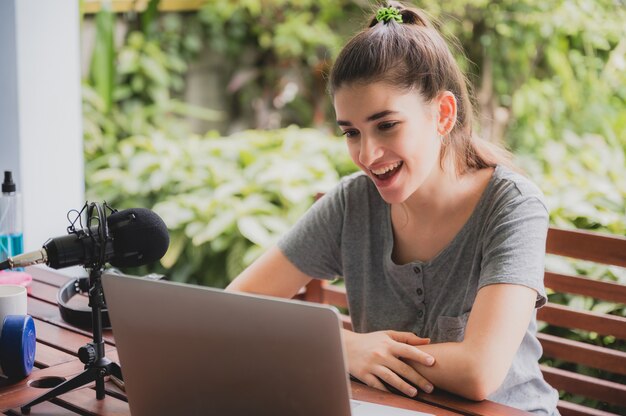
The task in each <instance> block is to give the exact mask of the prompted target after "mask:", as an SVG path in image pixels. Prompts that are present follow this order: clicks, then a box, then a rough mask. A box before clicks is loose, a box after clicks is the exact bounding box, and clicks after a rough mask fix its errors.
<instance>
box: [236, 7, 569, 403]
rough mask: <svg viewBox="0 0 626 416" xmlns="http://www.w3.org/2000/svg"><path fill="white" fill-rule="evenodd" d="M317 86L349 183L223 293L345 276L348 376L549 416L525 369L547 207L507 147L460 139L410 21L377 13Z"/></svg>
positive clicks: (459, 86) (446, 73) (536, 382)
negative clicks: (340, 140)
mask: <svg viewBox="0 0 626 416" xmlns="http://www.w3.org/2000/svg"><path fill="white" fill-rule="evenodd" d="M330 91H331V95H332V98H333V103H334V106H335V111H336V115H337V123H338V124H339V126H340V128H341V129H342V131H343V133H344V135H345V137H346V142H347V146H348V151H349V153H350V156H351V157H352V160H353V161H354V163H356V164H357V165H358V167H359V168H360V169H361V170H362V172H361V173H359V174H355V175H352V176H349V177H346V178H344V179H343V180H342V181H341V182H340V183H339V184H338V185H337V187H336V188H335V189H334V190H333V191H331V192H330V193H328V194H327V195H326V196H324V197H323V198H322V199H321V200H320V201H318V202H317V203H315V204H314V206H313V207H312V208H311V209H310V210H309V211H308V212H307V214H306V215H305V216H304V217H303V218H302V219H301V220H300V221H299V222H298V223H297V224H296V226H295V227H294V228H293V229H292V230H291V231H290V232H289V233H288V234H287V235H286V236H284V237H283V238H282V239H281V240H280V242H279V243H278V245H277V247H274V248H272V249H270V250H269V251H268V252H267V253H265V254H264V255H263V256H261V257H260V258H259V259H258V260H257V261H256V262H255V263H254V264H253V265H251V266H250V267H249V268H248V269H246V270H245V271H244V272H243V273H242V274H241V275H240V276H239V277H237V279H235V281H233V283H232V284H231V285H230V286H229V288H228V289H229V290H237V291H246V292H253V293H259V294H267V295H274V296H281V297H292V296H293V295H295V294H296V292H297V291H298V289H300V288H301V287H302V286H304V285H305V284H306V283H307V282H309V281H310V280H311V279H314V278H318V279H333V278H335V277H336V276H343V278H344V279H345V284H346V290H347V294H348V302H349V307H350V315H351V317H352V322H353V325H354V332H350V331H345V333H344V343H345V348H346V351H347V355H348V367H349V371H350V373H351V374H352V375H353V376H354V377H356V378H358V379H359V380H361V381H362V382H364V383H366V384H368V385H370V386H373V387H376V388H379V389H381V390H386V389H387V387H393V388H395V389H397V390H400V391H401V392H403V393H405V394H407V395H409V396H415V395H416V394H417V389H416V387H417V388H419V389H421V390H423V391H425V392H431V391H432V390H433V386H435V387H437V388H442V389H445V390H448V391H451V392H454V393H457V394H459V395H461V396H464V397H467V398H469V399H473V400H482V399H485V398H489V399H490V400H493V401H497V402H501V403H504V404H507V405H509V406H513V407H517V408H520V409H524V410H527V411H533V412H536V413H538V414H558V413H557V411H556V402H557V400H558V394H557V392H556V391H555V390H554V389H553V388H551V387H550V386H549V385H548V384H547V383H546V382H545V381H544V380H543V377H542V375H541V372H540V370H539V366H538V363H537V360H538V359H539V357H540V356H541V346H540V344H539V342H538V341H537V339H536V337H535V332H536V315H535V309H536V308H538V307H541V306H542V305H543V304H544V303H545V302H546V295H545V292H544V288H543V258H544V249H545V239H546V233H547V227H548V212H547V210H546V207H545V205H544V202H543V196H542V194H541V192H540V191H539V190H538V188H537V187H536V186H535V185H533V184H532V183H531V182H530V181H528V180H527V179H526V178H524V177H523V176H521V175H519V174H518V173H515V172H514V171H513V170H512V168H511V167H510V162H509V160H508V158H507V157H506V152H504V151H502V150H501V149H498V148H497V147H495V146H493V145H489V144H487V143H486V142H484V141H481V140H479V139H477V138H475V137H473V135H472V108H471V104H470V99H469V96H468V92H467V88H466V84H465V79H464V77H463V75H462V74H461V72H460V70H459V68H458V66H457V64H456V62H455V60H454V58H453V56H452V54H451V53H450V51H449V49H448V47H447V45H446V43H445V41H444V40H443V39H442V37H441V35H440V34H439V33H438V32H437V30H436V29H435V28H434V27H433V26H432V25H431V23H430V22H429V21H428V20H427V19H426V17H425V16H424V14H423V13H422V12H421V11H419V10H415V9H410V8H407V7H405V6H404V5H402V4H400V3H395V2H394V3H392V4H390V5H387V6H386V7H381V8H380V9H379V10H378V12H377V14H376V18H374V19H373V20H372V22H371V24H370V26H369V27H368V28H366V29H365V30H363V31H362V32H360V33H359V34H357V35H356V36H355V37H354V38H353V39H352V40H350V41H349V42H348V44H347V45H346V46H345V47H344V49H343V50H342V52H341V53H340V55H339V57H338V59H337V61H336V62H335V64H334V67H333V68H332V71H331V74H330Z"/></svg>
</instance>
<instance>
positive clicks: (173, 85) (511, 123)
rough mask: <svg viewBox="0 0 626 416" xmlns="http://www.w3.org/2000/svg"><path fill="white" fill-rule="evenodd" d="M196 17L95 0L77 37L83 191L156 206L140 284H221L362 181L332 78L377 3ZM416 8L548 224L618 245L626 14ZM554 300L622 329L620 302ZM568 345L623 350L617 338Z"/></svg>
mask: <svg viewBox="0 0 626 416" xmlns="http://www.w3.org/2000/svg"><path fill="white" fill-rule="evenodd" d="M194 3H200V4H201V5H200V6H198V7H191V10H187V11H184V12H161V11H159V9H158V8H159V1H156V0H151V1H150V2H149V3H148V5H147V7H146V8H145V10H142V11H141V12H135V11H126V12H122V13H114V12H112V11H111V10H110V9H109V8H107V6H106V4H107V3H106V2H102V8H101V9H100V11H98V12H97V13H95V14H91V13H86V14H84V16H83V31H85V30H86V28H87V27H91V28H92V30H93V31H94V32H95V35H94V36H93V41H92V42H91V45H90V47H91V50H90V51H89V55H88V57H87V58H88V62H89V64H88V65H86V70H85V71H84V73H85V77H84V82H83V108H84V125H83V127H84V135H85V161H86V170H85V177H86V182H87V183H86V189H87V195H88V197H89V200H103V199H106V200H107V201H108V202H109V203H110V204H111V205H112V206H114V207H117V208H118V209H123V208H127V207H148V208H153V209H154V210H156V212H158V213H159V214H160V215H161V216H162V217H163V219H164V220H165V222H166V223H167V224H168V227H169V229H170V233H171V237H172V242H171V246H170V249H169V251H168V253H167V254H166V256H165V257H164V258H163V259H162V261H161V263H160V264H159V265H155V266H153V267H151V268H150V269H147V268H143V269H141V270H134V271H133V272H136V273H144V272H148V271H157V272H163V273H166V274H167V275H168V276H170V277H171V278H172V279H175V280H180V281H186V282H192V283H198V284H203V285H212V286H220V287H223V286H225V285H226V284H227V283H228V282H229V281H230V280H231V279H232V278H234V277H235V276H236V275H237V274H238V273H239V272H240V271H241V270H242V269H243V268H244V267H245V266H246V265H248V264H249V263H250V262H251V261H252V260H253V259H254V258H256V257H257V256H258V255H259V254H260V253H261V252H262V251H263V250H264V249H265V248H267V247H268V246H269V245H271V244H273V243H274V242H275V241H276V239H277V238H278V237H279V236H280V235H281V234H282V233H283V232H284V231H285V230H287V229H288V228H289V227H290V225H291V224H293V223H294V221H295V220H296V219H297V218H298V217H299V216H300V215H301V214H302V213H303V212H304V211H305V210H306V209H307V208H308V207H309V206H310V205H311V203H312V197H313V196H314V195H315V194H316V193H317V192H324V191H327V190H328V189H329V188H330V187H332V186H333V184H334V183H336V182H337V180H338V179H339V178H340V177H341V176H343V175H345V174H348V173H350V172H353V171H354V170H355V167H354V166H353V165H352V164H351V162H350V160H349V158H348V156H347V153H346V151H345V147H344V144H343V142H342V140H341V139H340V138H338V137H337V136H338V135H337V130H336V127H335V125H334V121H333V120H334V116H333V110H332V107H331V105H330V100H329V98H328V96H327V95H326V92H325V87H326V86H325V74H326V73H327V71H328V69H329V66H330V64H331V63H332V61H333V59H334V57H335V56H336V54H337V53H338V51H339V48H340V47H341V45H342V44H343V43H344V42H345V41H346V40H347V39H348V37H349V36H350V35H351V34H353V33H354V32H355V31H356V30H358V29H359V28H361V27H362V26H363V24H364V23H365V22H366V21H367V19H368V16H369V15H370V11H371V10H372V9H371V7H372V3H371V2H369V1H365V0H315V1H314V0H299V1H287V0H238V1H219V0H207V1H205V2H194ZM85 4H86V3H85V0H84V1H83V6H84V5H85ZM414 4H416V5H418V6H420V7H423V8H424V9H425V10H427V11H428V13H429V14H430V15H431V17H432V18H433V20H434V21H435V22H436V24H437V25H438V26H439V27H440V29H441V30H442V32H443V33H444V34H446V35H447V36H448V37H449V38H450V40H451V42H452V43H453V44H455V45H458V61H459V63H460V64H461V66H462V68H463V69H464V70H465V71H466V72H467V74H468V78H469V80H470V83H471V85H472V88H473V90H474V95H475V98H476V108H477V112H478V113H479V114H480V116H479V117H478V118H477V121H478V124H479V132H480V134H481V135H482V136H483V137H485V138H486V139H488V140H493V141H500V142H503V143H504V144H505V145H506V146H507V147H508V148H510V149H511V150H512V151H513V152H514V154H515V156H516V158H517V162H518V163H519V165H520V166H521V167H522V168H523V169H524V170H525V171H526V172H527V173H528V174H529V176H531V177H532V179H533V180H534V181H535V182H536V183H537V184H538V185H539V186H540V187H541V188H542V190H543V192H544V193H545V195H546V197H547V201H548V204H549V207H550V210H551V213H550V217H551V222H552V224H554V225H556V226H559V227H563V228H580V229H589V230H594V231H600V232H606V233H614V234H618V235H622V236H623V235H626V163H625V153H626V25H625V24H624V22H625V21H626V6H625V4H624V2H623V1H622V0H567V1H565V0H547V1H541V2H540V1H535V0H516V1H510V0H500V1H493V2H491V1H487V0H448V1H446V2H440V1H435V0H421V1H415V2H414ZM120 26H121V27H122V28H123V29H122V30H120ZM454 39H456V40H457V41H454ZM461 51H462V52H461ZM463 55H465V57H464V56H463ZM547 267H548V268H551V269H552V270H557V271H564V270H565V271H570V272H571V271H575V272H577V273H579V274H582V275H587V276H589V277H591V278H595V279H602V280H610V281H618V282H620V283H622V284H626V272H625V270H624V269H621V268H597V266H596V267H590V266H589V265H587V264H582V263H570V262H567V261H565V260H562V259H561V260H559V259H552V258H548V263H547ZM550 296H551V300H552V301H556V302H559V303H564V304H569V305H571V306H575V307H580V308H584V309H589V310H597V311H602V312H610V313H613V314H617V315H620V316H626V307H625V306H624V305H617V304H610V303H608V302H600V301H597V300H594V299H587V298H583V297H580V296H566V295H560V294H551V295H550ZM542 330H544V331H547V332H550V331H552V330H554V329H553V328H543V329H542ZM569 332H570V333H569V334H568V336H570V337H572V338H574V339H579V340H584V341H585V342H590V343H594V344H597V345H609V346H612V347H613V348H617V349H621V350H626V346H625V345H624V344H623V342H620V341H616V340H615V339H614V338H611V337H601V336H598V335H597V334H593V333H591V334H590V333H585V332H584V331H569ZM550 364H553V365H559V363H550ZM579 371H581V372H591V371H592V370H590V369H582V368H581V369H579ZM614 379H616V380H618V381H620V382H622V383H623V382H624V381H625V380H624V378H623V377H622V378H621V379H618V378H614ZM569 399H570V400H573V401H577V400H578V399H577V398H576V397H570V398H569ZM587 404H588V403H587ZM592 405H595V406H596V407H598V408H604V409H605V410H611V409H609V408H608V407H603V405H602V404H599V403H595V404H594V403H592ZM612 410H615V409H612ZM622 410H623V409H622ZM618 411H619V409H618Z"/></svg>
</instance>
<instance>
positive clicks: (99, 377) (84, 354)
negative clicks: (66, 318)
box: [21, 268, 122, 415]
mask: <svg viewBox="0 0 626 416" xmlns="http://www.w3.org/2000/svg"><path fill="white" fill-rule="evenodd" d="M101 275H102V270H101V269H100V268H94V269H91V271H90V273H89V283H90V289H89V306H91V308H92V312H91V315H92V329H93V342H90V343H88V344H86V345H84V346H82V347H81V348H80V349H79V350H78V358H79V359H80V361H82V362H83V363H85V371H83V372H82V373H80V374H78V375H77V376H75V377H74V378H71V379H70V380H67V381H65V382H63V383H62V384H59V385H58V386H56V387H55V388H54V389H52V390H50V391H49V392H47V393H45V394H43V395H42V396H40V397H38V398H37V399H35V400H33V401H32V402H30V403H28V404H26V405H24V406H22V408H21V411H22V414H26V415H27V414H29V413H30V408H31V407H33V406H34V405H36V404H39V403H42V402H44V401H47V400H50V399H53V398H55V397H57V396H59V395H61V394H64V393H67V392H68V391H70V390H74V389H75V388H78V387H81V386H84V385H85V384H89V383H91V382H93V381H95V382H96V399H98V400H102V399H104V377H106V376H108V375H113V376H115V377H117V378H119V379H120V380H122V369H121V368H120V366H119V365H118V364H117V363H114V362H113V361H111V360H109V359H108V358H106V357H105V356H104V341H103V340H102V315H101V310H102V308H103V307H104V292H103V291H102V282H101V280H100V276H101Z"/></svg>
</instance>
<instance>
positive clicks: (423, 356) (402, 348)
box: [391, 343, 435, 367]
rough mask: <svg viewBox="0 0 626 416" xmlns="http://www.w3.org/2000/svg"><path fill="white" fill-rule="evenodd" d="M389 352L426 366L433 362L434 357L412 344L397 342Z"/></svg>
mask: <svg viewBox="0 0 626 416" xmlns="http://www.w3.org/2000/svg"><path fill="white" fill-rule="evenodd" d="M391 352H392V354H393V355H394V356H396V357H399V358H405V359H408V360H412V361H415V362H417V363H419V364H422V365H425V366H427V367H430V366H431V365H433V364H435V358H434V357H433V356H432V355H430V354H427V353H425V352H424V351H422V350H420V349H419V348H415V347H414V346H412V345H407V344H402V343H397V344H396V345H394V346H393V348H392V350H391Z"/></svg>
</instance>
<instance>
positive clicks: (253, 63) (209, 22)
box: [198, 0, 361, 128]
mask: <svg viewBox="0 0 626 416" xmlns="http://www.w3.org/2000/svg"><path fill="white" fill-rule="evenodd" d="M360 13H361V11H360V9H359V8H357V7H356V4H355V2H354V1H351V0H339V1H337V0H321V1H320V0H302V1H297V2H294V1H286V0H243V1H236V2H225V1H219V0H212V1H208V2H207V4H206V5H205V6H204V7H203V8H202V10H200V12H199V14H198V17H199V19H200V21H201V22H202V24H203V27H204V30H205V33H206V38H207V42H208V47H209V48H210V49H211V50H212V51H214V52H215V53H217V54H218V55H219V56H221V57H223V62H222V65H223V66H224V69H225V71H232V75H231V76H230V77H229V84H228V91H229V99H230V100H231V103H230V107H231V111H230V114H229V116H230V117H231V120H238V121H240V119H241V118H242V117H243V118H247V122H248V123H250V120H254V121H253V122H252V123H250V124H247V125H249V126H250V127H252V128H277V127H281V126H287V125H290V124H294V123H295V124H298V125H317V126H319V125H321V124H322V123H324V122H325V118H326V117H325V116H326V114H328V112H329V104H328V98H327V96H326V94H325V79H324V76H325V72H326V71H327V69H328V66H329V63H330V62H331V61H332V59H333V58H334V57H335V56H336V54H337V53H338V52H339V48H340V46H341V45H342V43H343V41H344V39H345V37H346V34H347V33H351V32H352V31H353V29H354V28H355V24H354V16H360Z"/></svg>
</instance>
